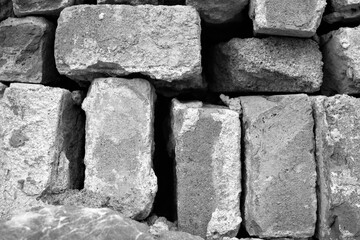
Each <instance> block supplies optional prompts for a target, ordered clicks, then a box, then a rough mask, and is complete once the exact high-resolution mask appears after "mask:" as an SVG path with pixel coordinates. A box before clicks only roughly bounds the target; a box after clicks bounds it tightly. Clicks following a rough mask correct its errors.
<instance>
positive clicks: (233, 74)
mask: <svg viewBox="0 0 360 240" xmlns="http://www.w3.org/2000/svg"><path fill="white" fill-rule="evenodd" d="M321 57H322V56H321V52H320V50H319V47H318V45H317V43H316V42H314V41H313V40H310V39H308V40H305V39H296V38H277V37H271V38H264V39H258V38H247V39H237V38H235V39H232V40H231V41H229V42H227V43H221V44H219V45H217V46H216V47H215V52H214V57H213V59H212V71H213V74H212V79H211V82H210V83H209V85H210V89H211V91H215V92H239V91H240V92H316V91H318V90H319V89H320V86H321V83H322V77H323V74H322V65H323V63H322V61H321Z"/></svg>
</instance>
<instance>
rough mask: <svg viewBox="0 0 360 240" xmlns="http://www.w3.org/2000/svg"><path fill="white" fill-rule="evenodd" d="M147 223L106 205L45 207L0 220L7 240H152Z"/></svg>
mask: <svg viewBox="0 0 360 240" xmlns="http://www.w3.org/2000/svg"><path fill="white" fill-rule="evenodd" d="M148 229H149V228H148V226H147V225H146V224H143V223H139V222H136V221H134V220H131V219H128V218H126V217H124V216H122V215H121V214H119V213H118V212H116V211H113V210H110V209H106V208H98V209H94V208H79V207H73V206H49V207H45V208H41V209H39V210H36V211H32V212H28V213H25V214H22V215H17V216H14V217H13V218H12V219H10V220H9V221H7V222H2V223H0V234H1V236H2V237H4V239H7V240H18V239H42V240H65V239H67V240H72V239H74V240H75V239H97V240H106V239H119V240H154V238H153V237H152V236H151V235H150V234H149V233H148Z"/></svg>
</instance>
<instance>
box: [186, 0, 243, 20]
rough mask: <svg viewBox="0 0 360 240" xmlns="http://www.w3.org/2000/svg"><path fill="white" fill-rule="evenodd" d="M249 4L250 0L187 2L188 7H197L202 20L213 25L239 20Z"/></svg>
mask: <svg viewBox="0 0 360 240" xmlns="http://www.w3.org/2000/svg"><path fill="white" fill-rule="evenodd" d="M248 3H249V0H186V5H189V6H193V7H195V8H196V9H197V10H198V11H199V13H200V16H201V18H202V19H203V20H204V21H205V22H207V23H211V24H221V23H228V22H233V21H236V20H238V19H239V15H240V14H241V12H242V11H243V10H244V8H245V7H246V6H247V5H248Z"/></svg>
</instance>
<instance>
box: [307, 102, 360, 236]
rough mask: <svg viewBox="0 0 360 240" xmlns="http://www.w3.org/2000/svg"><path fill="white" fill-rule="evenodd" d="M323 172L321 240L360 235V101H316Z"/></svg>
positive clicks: (320, 163) (320, 217) (318, 144)
mask: <svg viewBox="0 0 360 240" xmlns="http://www.w3.org/2000/svg"><path fill="white" fill-rule="evenodd" d="M314 113H315V114H314V115H315V119H316V123H315V126H316V157H317V164H318V169H319V171H318V172H319V173H318V174H319V175H318V185H319V200H320V208H319V221H318V223H319V225H318V229H319V230H318V236H317V237H318V239H320V240H336V239H358V238H359V235H360V224H359V223H360V180H359V179H360V154H359V149H360V100H359V99H357V98H353V97H350V96H347V95H336V96H334V97H329V98H326V97H316V98H314Z"/></svg>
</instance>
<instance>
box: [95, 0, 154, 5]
mask: <svg viewBox="0 0 360 240" xmlns="http://www.w3.org/2000/svg"><path fill="white" fill-rule="evenodd" d="M159 3H161V2H159V0H97V4H129V5H142V4H153V5H158V4H159Z"/></svg>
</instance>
